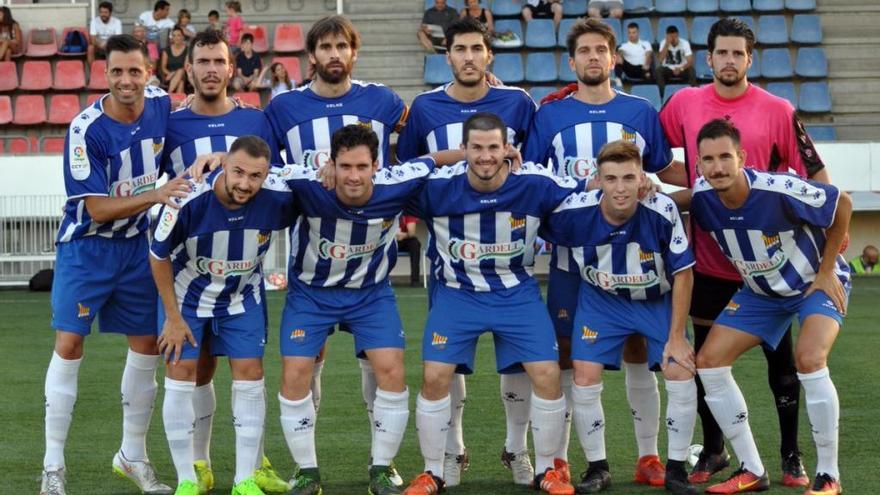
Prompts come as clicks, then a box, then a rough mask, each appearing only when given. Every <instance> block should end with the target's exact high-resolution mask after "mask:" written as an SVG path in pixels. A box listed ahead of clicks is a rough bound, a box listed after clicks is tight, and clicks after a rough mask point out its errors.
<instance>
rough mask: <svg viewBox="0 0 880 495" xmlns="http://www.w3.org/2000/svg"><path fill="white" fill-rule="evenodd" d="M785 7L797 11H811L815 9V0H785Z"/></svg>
mask: <svg viewBox="0 0 880 495" xmlns="http://www.w3.org/2000/svg"><path fill="white" fill-rule="evenodd" d="M785 8H786V9H787V10H794V11H797V12H812V11H814V10H816V0H785Z"/></svg>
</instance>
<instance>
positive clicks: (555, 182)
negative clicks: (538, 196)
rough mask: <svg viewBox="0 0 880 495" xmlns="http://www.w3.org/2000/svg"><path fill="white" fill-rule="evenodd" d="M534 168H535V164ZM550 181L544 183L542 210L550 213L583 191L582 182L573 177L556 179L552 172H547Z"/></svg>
mask: <svg viewBox="0 0 880 495" xmlns="http://www.w3.org/2000/svg"><path fill="white" fill-rule="evenodd" d="M533 166H535V165H534V164H533ZM546 173H547V175H548V180H545V181H544V185H545V189H544V198H543V201H542V210H543V211H544V212H545V214H546V213H550V212H552V211H553V210H555V209H556V208H557V207H558V206H559V205H560V204H562V202H563V201H565V199H566V198H567V197H568V196H569V195H570V194H571V193H573V192H576V191H579V190H583V188H582V187H580V184H581V183H580V182H578V181H577V180H575V179H573V178H571V177H556V176H554V175H551V172H550V171H549V170H548V171H546Z"/></svg>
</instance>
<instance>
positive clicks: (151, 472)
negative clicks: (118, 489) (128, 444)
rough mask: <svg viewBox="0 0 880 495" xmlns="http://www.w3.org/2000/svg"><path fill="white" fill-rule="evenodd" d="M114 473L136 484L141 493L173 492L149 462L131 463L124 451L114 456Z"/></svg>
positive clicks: (163, 494) (160, 494)
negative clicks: (157, 476) (161, 480)
mask: <svg viewBox="0 0 880 495" xmlns="http://www.w3.org/2000/svg"><path fill="white" fill-rule="evenodd" d="M113 472H115V473H116V474H118V475H119V476H120V477H122V478H125V479H127V480H129V481H131V482H132V483H134V484H135V485H136V486H137V487H138V489H139V490H140V491H141V493H144V494H147V495H165V494H171V493H172V492H173V490H172V489H171V487H170V486H168V485H166V484H163V483H160V482H159V480H158V479H157V478H156V470H155V469H153V465H152V464H150V462H149V461H129V460H128V459H126V458H125V456H124V455H123V454H122V451H119V452H117V453H116V455H114V456H113ZM196 486H197V487H198V485H196Z"/></svg>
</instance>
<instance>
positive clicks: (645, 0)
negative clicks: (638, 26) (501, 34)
mask: <svg viewBox="0 0 880 495" xmlns="http://www.w3.org/2000/svg"><path fill="white" fill-rule="evenodd" d="M496 1H497V0H496ZM652 10H654V0H626V1H625V2H623V11H624V12H626V13H627V14H647V13H648V12H651V11H652Z"/></svg>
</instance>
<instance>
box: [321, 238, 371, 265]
mask: <svg viewBox="0 0 880 495" xmlns="http://www.w3.org/2000/svg"><path fill="white" fill-rule="evenodd" d="M377 249H379V244H376V243H374V242H371V243H369V244H342V243H341V242H333V241H331V240H328V239H324V238H321V240H320V241H318V255H319V256H321V258H324V259H325V260H334V261H349V260H354V259H358V258H363V257H364V256H370V255H372V254H373V252H374V251H376V250H377Z"/></svg>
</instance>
